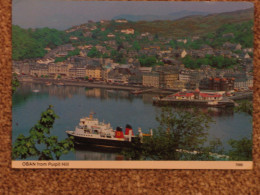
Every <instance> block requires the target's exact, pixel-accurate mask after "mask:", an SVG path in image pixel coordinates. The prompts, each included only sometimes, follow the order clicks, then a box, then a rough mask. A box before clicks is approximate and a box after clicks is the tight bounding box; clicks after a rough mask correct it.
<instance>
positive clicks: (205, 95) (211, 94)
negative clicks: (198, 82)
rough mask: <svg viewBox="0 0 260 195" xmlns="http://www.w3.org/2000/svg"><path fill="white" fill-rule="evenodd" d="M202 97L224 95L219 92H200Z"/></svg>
mask: <svg viewBox="0 0 260 195" xmlns="http://www.w3.org/2000/svg"><path fill="white" fill-rule="evenodd" d="M200 96H201V97H222V95H220V94H217V93H200Z"/></svg>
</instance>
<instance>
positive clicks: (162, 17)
mask: <svg viewBox="0 0 260 195" xmlns="http://www.w3.org/2000/svg"><path fill="white" fill-rule="evenodd" d="M208 14H209V13H208V12H194V11H187V10H182V11H179V12H173V13H170V14H167V15H130V14H123V15H118V16H115V17H114V18H113V20H116V19H126V20H128V21H133V22H137V21H154V20H176V19H179V18H182V17H185V16H192V15H201V16H205V15H208Z"/></svg>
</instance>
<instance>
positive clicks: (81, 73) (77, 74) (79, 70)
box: [69, 67, 86, 78]
mask: <svg viewBox="0 0 260 195" xmlns="http://www.w3.org/2000/svg"><path fill="white" fill-rule="evenodd" d="M69 76H70V77H72V78H84V77H85V76H86V67H73V68H70V69H69Z"/></svg>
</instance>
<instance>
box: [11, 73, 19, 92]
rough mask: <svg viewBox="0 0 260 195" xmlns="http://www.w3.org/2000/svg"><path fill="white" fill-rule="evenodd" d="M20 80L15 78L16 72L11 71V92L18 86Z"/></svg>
mask: <svg viewBox="0 0 260 195" xmlns="http://www.w3.org/2000/svg"><path fill="white" fill-rule="evenodd" d="M19 85H20V82H19V80H18V78H17V74H16V73H13V79H12V93H14V92H15V91H16V89H17V87H19Z"/></svg>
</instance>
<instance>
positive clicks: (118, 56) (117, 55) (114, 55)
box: [110, 49, 126, 64]
mask: <svg viewBox="0 0 260 195" xmlns="http://www.w3.org/2000/svg"><path fill="white" fill-rule="evenodd" d="M110 58H111V59H113V60H114V61H115V62H117V63H120V64H124V63H126V58H125V56H124V54H123V53H122V52H120V51H117V50H114V49H113V50H112V51H111V54H110Z"/></svg>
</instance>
